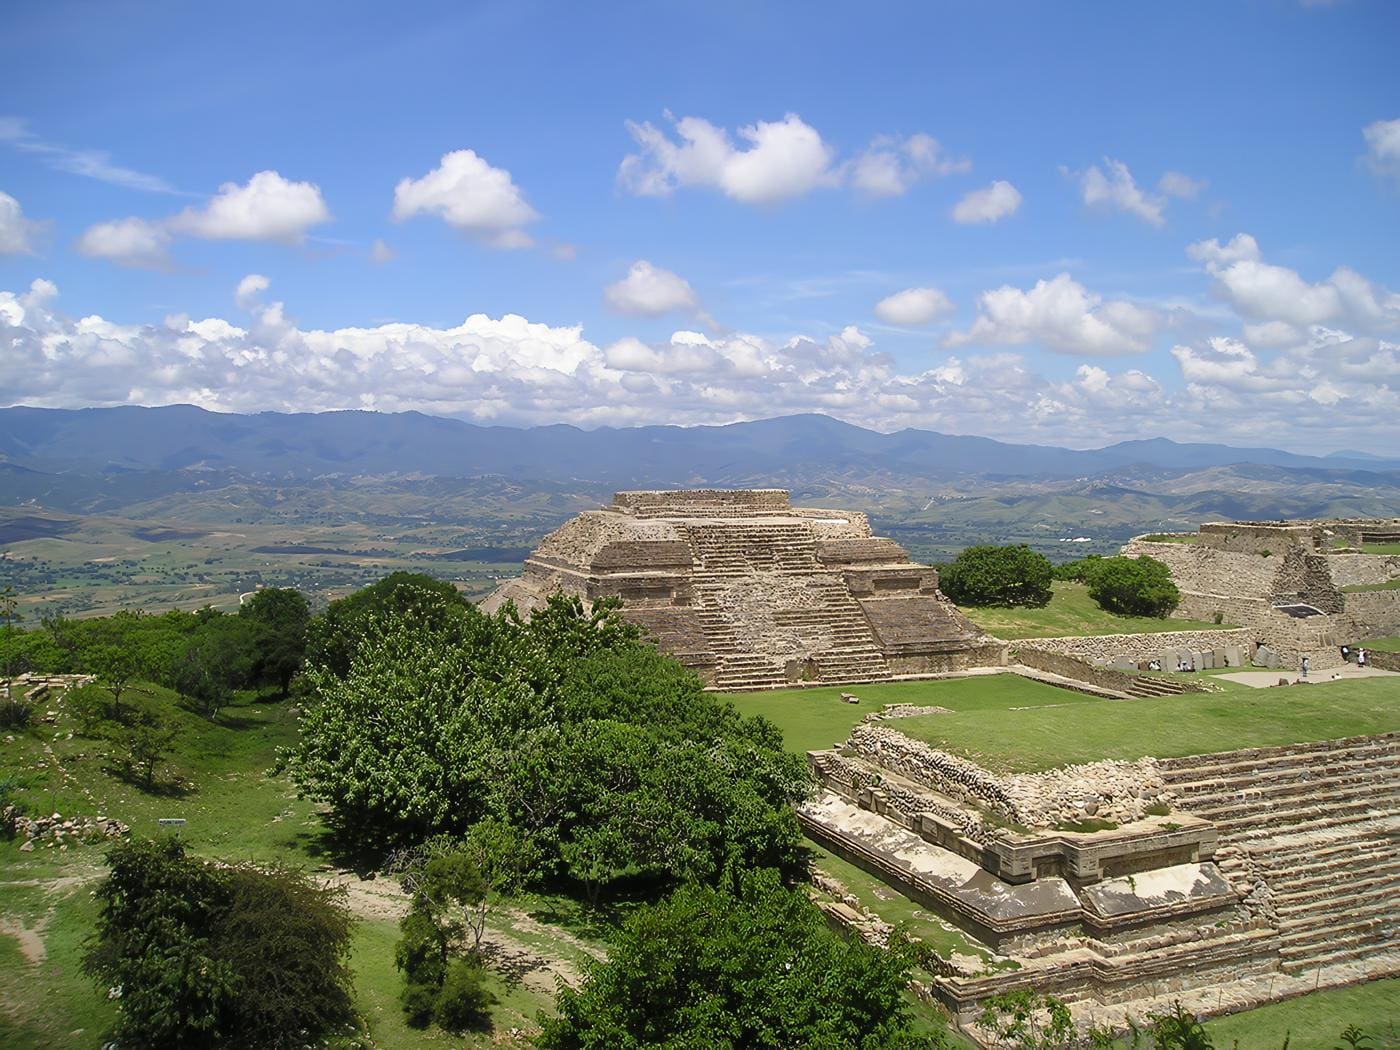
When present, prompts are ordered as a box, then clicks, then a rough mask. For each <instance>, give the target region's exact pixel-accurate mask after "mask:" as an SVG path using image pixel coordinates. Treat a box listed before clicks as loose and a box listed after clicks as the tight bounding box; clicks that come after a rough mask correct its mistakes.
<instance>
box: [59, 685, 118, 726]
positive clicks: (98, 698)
mask: <svg viewBox="0 0 1400 1050" xmlns="http://www.w3.org/2000/svg"><path fill="white" fill-rule="evenodd" d="M63 706H64V707H66V708H67V709H68V710H69V711H71V712H72V713H73V717H74V718H76V719H77V720H78V732H79V733H81V734H82V735H83V736H89V737H90V736H96V735H97V732H98V729H99V728H100V727H101V726H102V724H103V723H104V722H105V721H107V715H108V714H109V713H110V705H109V704H108V702H107V696H106V693H105V692H104V691H103V690H102V689H99V688H98V687H97V686H95V685H91V684H89V685H80V686H78V687H77V688H76V689H70V690H69V691H68V694H67V695H66V696H65V697H64V698H63Z"/></svg>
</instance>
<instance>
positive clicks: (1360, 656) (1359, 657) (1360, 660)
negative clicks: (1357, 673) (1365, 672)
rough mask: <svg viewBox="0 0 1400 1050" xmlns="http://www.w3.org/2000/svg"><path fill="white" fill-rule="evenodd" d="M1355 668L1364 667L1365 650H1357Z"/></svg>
mask: <svg viewBox="0 0 1400 1050" xmlns="http://www.w3.org/2000/svg"><path fill="white" fill-rule="evenodd" d="M1356 666H1357V667H1365V666H1366V650H1365V649H1358V650H1356Z"/></svg>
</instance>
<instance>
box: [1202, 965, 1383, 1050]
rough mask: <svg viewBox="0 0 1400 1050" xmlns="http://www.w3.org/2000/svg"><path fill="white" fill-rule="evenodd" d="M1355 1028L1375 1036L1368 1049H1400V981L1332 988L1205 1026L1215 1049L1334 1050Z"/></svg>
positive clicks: (1372, 1037) (1365, 1045)
mask: <svg viewBox="0 0 1400 1050" xmlns="http://www.w3.org/2000/svg"><path fill="white" fill-rule="evenodd" d="M1349 1024H1354V1025H1356V1026H1357V1027H1358V1028H1360V1029H1361V1030H1362V1031H1363V1032H1365V1033H1366V1034H1367V1035H1369V1036H1370V1037H1371V1041H1370V1042H1368V1043H1362V1044H1361V1045H1362V1046H1364V1047H1367V1048H1369V1050H1387V1048H1389V1050H1394V1048H1396V1047H1400V978H1396V977H1392V978H1390V979H1388V980H1384V981H1372V982H1371V983H1370V984H1362V985H1357V986H1355V987H1352V988H1330V989H1327V990H1326V991H1321V992H1313V993H1312V994H1311V995H1304V996H1301V997H1299V998H1297V999H1288V1000H1286V1001H1285V1002H1281V1003H1273V1004H1272V1005H1270V1006H1261V1007H1259V1008H1258V1009H1256V1010H1247V1011H1245V1012H1244V1013H1239V1014H1234V1015H1232V1016H1230V1017H1221V1018H1218V1019H1217V1020H1214V1021H1211V1022H1209V1023H1208V1024H1207V1025H1206V1031H1207V1032H1209V1033H1210V1037H1211V1040H1212V1041H1213V1042H1214V1043H1215V1045H1216V1046H1217V1047H1221V1048H1222V1050H1224V1048H1227V1047H1229V1046H1230V1045H1231V1044H1232V1043H1238V1045H1239V1047H1240V1048H1241V1050H1256V1048H1257V1050H1276V1048H1279V1047H1282V1046H1283V1043H1284V1040H1285V1039H1287V1040H1288V1050H1333V1048H1334V1047H1340V1046H1344V1045H1345V1044H1344V1043H1343V1041H1342V1040H1341V1039H1340V1038H1338V1037H1339V1035H1340V1034H1341V1031H1342V1029H1343V1028H1345V1027H1346V1026H1347V1025H1349Z"/></svg>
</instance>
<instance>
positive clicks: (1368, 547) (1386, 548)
mask: <svg viewBox="0 0 1400 1050" xmlns="http://www.w3.org/2000/svg"><path fill="white" fill-rule="evenodd" d="M1361 553H1362V554H1400V543H1363V544H1362V545H1361Z"/></svg>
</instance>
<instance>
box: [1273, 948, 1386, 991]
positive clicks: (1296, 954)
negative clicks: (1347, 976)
mask: <svg viewBox="0 0 1400 1050" xmlns="http://www.w3.org/2000/svg"><path fill="white" fill-rule="evenodd" d="M1360 960H1364V961H1365V963H1366V966H1367V969H1368V970H1369V971H1370V972H1369V974H1368V977H1382V976H1389V975H1393V974H1397V973H1400V952H1398V951H1397V942H1396V941H1394V940H1393V939H1389V938H1384V937H1379V938H1378V937H1365V938H1359V939H1357V940H1355V941H1349V942H1348V943H1346V944H1342V945H1326V946H1322V947H1319V948H1318V949H1317V950H1313V951H1308V950H1305V949H1298V948H1289V949H1287V952H1286V953H1285V950H1284V949H1282V948H1280V949H1279V962H1280V964H1281V965H1282V966H1283V968H1284V971H1285V972H1289V971H1291V972H1293V973H1298V972H1301V971H1304V970H1315V969H1321V968H1323V967H1326V966H1340V965H1343V964H1345V963H1356V962H1358V961H1360ZM1354 981H1355V978H1354V977H1353V978H1352V979H1351V980H1350V981H1348V982H1347V983H1353V982H1354Z"/></svg>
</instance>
